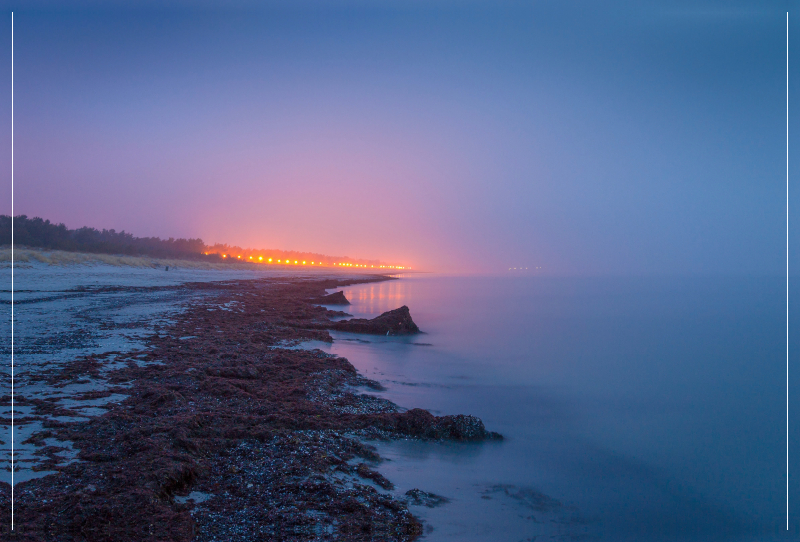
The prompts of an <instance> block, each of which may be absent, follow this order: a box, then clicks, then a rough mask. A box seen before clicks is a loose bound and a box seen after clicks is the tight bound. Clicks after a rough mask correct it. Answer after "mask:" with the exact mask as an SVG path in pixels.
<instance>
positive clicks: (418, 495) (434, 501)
mask: <svg viewBox="0 0 800 542" xmlns="http://www.w3.org/2000/svg"><path fill="white" fill-rule="evenodd" d="M406 498H407V500H408V503H409V504H415V505H417V506H427V507H428V508H436V507H437V506H440V505H442V504H445V503H448V502H450V499H448V498H447V497H442V496H441V495H436V494H435V493H428V492H427V491H422V490H421V489H417V488H414V489H409V490H408V491H406Z"/></svg>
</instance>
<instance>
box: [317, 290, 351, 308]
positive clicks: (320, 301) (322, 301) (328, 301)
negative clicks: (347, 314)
mask: <svg viewBox="0 0 800 542" xmlns="http://www.w3.org/2000/svg"><path fill="white" fill-rule="evenodd" d="M311 302H312V303H314V304H317V305H349V304H350V302H349V301H348V300H347V298H346V297H345V296H344V292H333V293H332V294H328V295H324V296H322V297H318V298H316V299H312V300H311Z"/></svg>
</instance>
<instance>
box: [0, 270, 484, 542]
mask: <svg viewBox="0 0 800 542" xmlns="http://www.w3.org/2000/svg"><path fill="white" fill-rule="evenodd" d="M383 280H388V277H384V276H363V277H352V278H331V277H280V278H276V277H273V278H261V279H252V280H231V281H225V282H217V283H208V282H198V283H189V284H183V285H181V288H182V289H184V290H186V291H187V292H194V293H197V295H196V296H192V295H190V296H188V297H187V298H186V299H189V301H188V302H187V306H186V308H185V310H183V311H181V312H179V313H177V314H176V315H174V316H173V317H172V318H171V319H170V320H169V321H168V322H164V323H160V324H155V325H153V326H152V330H151V333H150V335H149V336H146V337H144V338H143V340H142V345H141V348H137V349H129V350H125V351H115V352H103V353H98V354H88V355H84V356H79V357H76V358H74V359H68V360H64V361H63V362H62V363H59V364H54V365H52V366H43V367H41V368H40V370H39V371H38V374H37V375H36V376H35V378H38V379H39V380H40V381H42V382H43V383H45V384H46V385H47V386H49V387H56V388H58V387H68V386H74V385H76V384H79V383H81V382H86V381H87V380H94V381H99V380H102V381H103V382H104V386H103V388H102V389H93V390H89V391H85V392H83V393H82V395H81V393H76V394H74V395H76V399H82V400H98V399H102V398H104V397H110V396H117V397H119V396H124V397H125V398H124V399H123V400H120V401H118V402H113V403H108V404H107V405H106V410H105V411H104V413H102V414H100V415H97V416H92V417H84V418H80V417H79V416H77V414H78V413H76V412H73V411H71V410H70V408H69V407H68V406H64V405H63V403H59V402H57V401H52V400H48V399H44V398H40V397H28V398H26V397H20V398H18V399H17V402H18V404H19V405H20V406H21V407H23V408H26V409H27V413H28V415H29V416H30V417H31V418H35V417H41V419H42V420H43V421H42V422H41V423H42V426H43V430H42V431H39V432H37V433H36V434H35V435H32V436H31V437H29V439H28V440H29V441H35V442H33V443H34V444H39V445H40V447H39V449H38V452H37V453H38V454H39V455H40V456H41V460H40V464H39V465H37V467H36V468H37V469H40V470H48V471H52V472H54V474H50V475H48V476H44V477H41V478H35V479H30V480H27V481H25V482H21V483H19V484H17V485H16V486H15V522H16V529H15V531H14V535H13V536H14V538H15V539H17V540H42V539H45V540H75V539H82V540H121V541H125V540H187V541H188V540H198V541H206V540H209V541H210V540H232V539H235V540H328V539H330V540H334V539H341V538H346V539H348V540H372V539H375V538H380V539H391V540H413V539H415V538H416V537H418V536H419V535H420V534H421V533H422V525H421V523H420V522H419V520H418V519H417V518H415V517H414V516H413V515H412V514H411V513H410V512H409V510H408V504H409V503H414V504H420V503H423V504H429V505H435V504H437V503H439V502H441V501H442V500H441V498H439V497H437V496H435V495H431V494H428V493H426V492H425V491H424V488H422V489H418V488H415V489H414V490H412V491H409V492H408V495H407V496H406V498H405V499H402V498H398V497H397V496H394V495H392V494H390V493H388V492H387V490H389V489H391V488H392V487H393V485H392V482H391V481H390V480H387V479H386V478H385V477H384V476H383V475H382V474H381V473H380V472H379V469H380V467H379V465H380V457H379V456H378V455H377V453H376V452H375V449H374V448H373V447H372V446H370V445H369V444H367V443H366V442H365V440H368V439H398V438H410V439H435V440H441V439H445V440H456V441H459V440H472V441H474V440H483V439H487V438H499V435H497V434H495V433H490V432H488V431H487V430H486V429H485V428H484V426H483V423H482V422H481V421H480V420H479V419H477V418H475V417H472V416H463V415H459V416H441V417H437V416H434V415H432V414H430V413H428V412H427V411H424V410H420V409H412V410H409V411H405V412H403V411H401V409H399V408H398V407H397V406H396V405H395V404H393V403H391V402H390V401H388V400H386V399H381V398H378V397H376V396H374V395H371V394H370V393H368V392H369V391H370V390H378V389H380V388H381V386H380V384H378V383H377V382H374V381H371V380H368V379H366V378H364V377H363V376H361V375H359V374H358V373H357V371H356V370H355V368H354V367H353V366H352V365H351V364H350V362H349V361H348V360H347V359H345V358H342V357H336V356H332V355H330V354H327V353H325V352H323V351H321V350H305V349H299V348H297V346H298V345H300V344H301V343H303V342H305V341H311V340H316V341H323V342H326V343H330V342H331V341H332V339H331V336H330V334H329V333H328V329H333V328H336V329H346V328H347V326H348V324H347V323H346V322H344V321H337V322H334V321H333V320H331V318H332V317H335V316H343V315H344V313H341V312H338V311H330V310H328V309H326V308H324V307H320V306H317V305H315V304H314V303H313V301H315V300H317V299H319V298H320V297H322V296H324V295H325V291H326V289H331V288H338V287H342V286H346V285H348V284H354V283H361V282H369V281H383ZM130 293H131V294H132V295H135V294H136V288H132V289H131V292H130ZM349 325H350V326H354V328H353V329H351V330H350V331H357V332H361V333H365V332H366V333H380V334H384V333H387V334H394V333H406V332H409V331H412V332H413V331H414V328H416V325H415V324H413V321H411V319H410V313H409V311H408V309H407V308H403V309H401V310H399V311H393V312H392V313H388V314H386V315H383V316H382V317H380V318H378V319H375V320H365V321H353V322H352V323H351V324H349ZM412 325H413V328H412V327H411V326H412ZM356 327H357V328H358V329H355V328H356ZM112 361H113V363H111V362H112ZM110 363H111V365H112V366H111V368H109V367H108V365H109V364H110ZM31 378H32V379H34V377H33V376H31ZM78 395H80V397H77V396H78ZM9 399H10V398H9V397H8V396H6V397H4V398H3V402H4V404H5V403H7V402H8V400H9ZM60 420H67V421H60ZM48 439H49V441H50V442H56V443H59V442H69V443H70V447H71V449H72V450H74V453H75V461H70V462H67V463H64V461H63V452H64V447H63V446H58V445H46V443H47V441H48ZM10 489H11V488H10V485H9V484H7V483H4V484H0V507H2V510H1V511H2V515H3V524H4V533H5V534H6V535H8V534H9V533H8V525H9V513H10V510H9V508H10V500H9V499H10Z"/></svg>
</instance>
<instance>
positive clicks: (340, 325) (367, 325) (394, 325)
mask: <svg viewBox="0 0 800 542" xmlns="http://www.w3.org/2000/svg"><path fill="white" fill-rule="evenodd" d="M330 327H331V328H332V329H335V330H337V331H350V332H352V333H369V334H371V335H410V334H412V333H420V330H419V328H418V327H417V324H415V323H414V320H412V319H411V312H409V310H408V307H406V306H405V305H403V306H402V307H400V308H399V309H395V310H393V311H388V312H384V313H383V314H381V315H380V316H378V317H377V318H373V319H372V320H367V319H366V318H353V319H352V320H344V321H341V322H335V323H334V324H333V325H332V326H330Z"/></svg>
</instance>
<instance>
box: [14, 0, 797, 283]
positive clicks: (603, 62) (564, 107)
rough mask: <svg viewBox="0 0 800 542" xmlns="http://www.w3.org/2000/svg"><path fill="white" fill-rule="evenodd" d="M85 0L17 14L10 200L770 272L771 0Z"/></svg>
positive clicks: (217, 238)
mask: <svg viewBox="0 0 800 542" xmlns="http://www.w3.org/2000/svg"><path fill="white" fill-rule="evenodd" d="M75 5H76V6H79V7H75V8H73V9H72V10H71V11H63V10H62V11H56V10H55V9H54V8H53V7H52V6H51V4H50V3H48V2H42V1H31V2H26V4H25V6H24V8H22V9H16V8H15V160H16V162H15V212H16V213H17V214H27V215H29V216H41V217H43V218H49V219H50V220H51V221H55V222H64V223H66V224H67V226H69V227H80V226H84V225H88V226H94V227H97V228H115V229H117V230H121V229H124V230H126V231H130V232H132V233H134V234H135V235H139V236H151V235H155V236H160V237H169V236H174V237H198V236H199V237H202V238H203V239H204V240H205V241H206V242H209V243H214V242H227V243H230V244H239V245H242V246H251V247H266V248H278V249H288V250H303V251H313V252H322V253H327V254H334V255H347V256H351V257H362V258H379V259H382V260H385V261H393V262H399V263H404V264H406V265H412V266H414V267H415V268H418V269H427V270H435V271H448V272H453V271H458V272H481V273H502V272H504V270H507V269H508V268H509V267H515V266H529V267H536V266H542V267H543V268H544V270H545V272H546V273H548V274H652V273H679V274H686V273H689V274H691V273H703V274H708V273H775V274H777V273H781V272H782V269H783V266H784V265H785V261H784V258H785V214H784V213H785V205H786V200H785V140H784V137H785V94H784V93H785V71H784V70H785V64H784V62H785V57H784V54H785V42H784V39H785V11H786V9H785V7H786V6H785V5H784V4H782V3H780V2H776V3H755V2H754V3H741V4H735V3H733V4H732V3H730V2H724V3H723V2H720V3H704V4H699V3H697V2H687V3H685V4H679V3H675V2H660V3H658V2H650V3H641V2H637V3H629V2H617V3H613V4H607V5H606V6H605V9H603V10H602V11H600V10H597V11H595V9H594V8H593V7H592V5H591V3H579V2H573V3H565V2H536V3H531V2H508V3H504V4H498V3H495V2H492V3H488V2H487V3H477V2H476V3H455V2H438V3H437V2H433V3H427V2H386V3H381V7H380V8H376V7H371V6H370V3H366V2H364V3H357V2H349V3H348V2H319V3H317V2H304V3H275V4H271V5H268V6H266V7H263V6H261V5H260V4H258V6H259V7H257V8H256V7H253V8H249V7H247V6H243V7H241V8H236V9H231V8H230V7H227V8H226V9H218V8H216V7H215V5H214V3H213V2H208V3H205V4H204V7H203V8H202V9H190V8H189V7H188V6H190V5H191V4H190V3H189V2H185V3H182V2H176V3H172V4H169V5H168V6H167V7H156V6H158V4H156V3H152V4H150V3H139V4H138V7H137V8H136V9H133V8H131V7H129V6H127V5H126V4H125V3H124V2H116V3H113V4H111V5H112V6H113V7H103V8H102V9H101V8H100V7H98V6H100V5H101V3H99V2H98V3H93V2H84V3H78V4H75ZM106 5H108V4H106ZM151 5H152V6H153V7H148V6H151ZM253 5H254V6H255V5H257V4H253ZM786 5H788V4H786ZM287 6H292V7H287ZM797 20H800V12H799V13H798V15H797ZM3 21H4V22H3V23H2V26H3V30H2V31H0V43H2V44H3V45H2V47H0V55H2V60H0V62H2V64H3V65H4V66H7V71H8V72H10V47H9V45H10V31H9V28H10V17H9V16H4V18H3ZM791 28H792V29H793V30H791V31H792V32H794V33H795V35H796V36H797V38H796V40H795V41H794V43H795V44H798V43H800V25H798V24H797V22H792V26H791ZM792 51H793V52H794V51H796V52H798V53H800V48H798V47H797V45H793V47H792ZM795 58H800V54H797V55H796V56H795ZM793 73H794V75H793V79H792V83H791V84H792V86H793V88H796V87H797V82H798V81H797V73H800V72H798V71H797V70H795V71H794V72H793ZM0 90H1V91H2V92H0V94H2V95H0V100H1V101H2V103H3V104H4V105H3V106H2V107H0V125H2V126H7V129H4V130H3V134H2V135H0V145H2V146H3V148H9V146H10V145H9V143H10V141H9V137H8V135H7V133H8V132H10V107H9V106H10V80H9V81H7V84H6V85H5V86H4V87H3V88H2V89H0ZM798 110H800V106H798V107H796V108H795V109H794V111H798ZM792 119H795V120H796V119H797V114H796V113H793V116H792ZM795 120H793V121H792V122H795ZM795 125H797V123H796V122H795ZM794 149H796V146H795V145H793V147H792V153H793V156H796V155H797V153H796V151H795V150H794ZM8 154H9V153H6V154H5V155H3V156H2V157H0V169H1V170H2V171H3V172H4V173H3V175H4V176H5V177H4V178H5V179H6V180H7V181H10V175H8V174H7V173H5V172H7V171H10V160H9V156H8ZM9 184H10V183H9ZM791 198H792V202H794V203H793V206H794V207H795V208H796V207H797V206H798V204H800V198H799V197H798V192H797V190H795V189H793V190H792V195H791ZM0 206H2V209H3V211H2V212H3V213H8V212H10V191H9V190H6V191H4V192H3V193H2V194H0ZM793 231H796V230H793ZM798 233H800V232H798ZM793 238H794V239H796V238H797V235H794V234H793ZM796 248H797V243H794V242H793V245H792V251H793V256H792V257H793V262H796V263H800V258H798V257H797V254H798V251H797V250H796ZM793 266H794V267H795V268H796V265H794V264H793Z"/></svg>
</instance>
